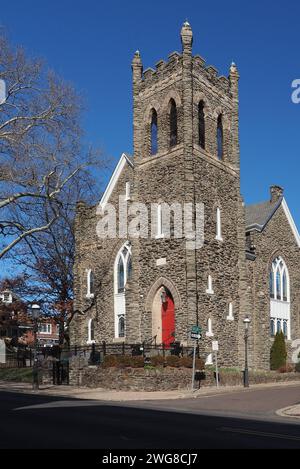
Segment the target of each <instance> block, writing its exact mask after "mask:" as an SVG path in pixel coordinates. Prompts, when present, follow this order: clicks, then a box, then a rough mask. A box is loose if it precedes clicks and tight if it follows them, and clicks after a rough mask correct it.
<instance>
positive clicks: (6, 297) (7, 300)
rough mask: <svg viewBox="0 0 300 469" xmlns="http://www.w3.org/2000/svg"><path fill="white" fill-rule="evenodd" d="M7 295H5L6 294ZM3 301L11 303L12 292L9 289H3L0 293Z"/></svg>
mask: <svg viewBox="0 0 300 469" xmlns="http://www.w3.org/2000/svg"><path fill="white" fill-rule="evenodd" d="M6 295H7V296H6ZM1 297H2V301H3V303H7V304H8V303H12V294H11V292H10V291H4V292H3V293H2V295H1Z"/></svg>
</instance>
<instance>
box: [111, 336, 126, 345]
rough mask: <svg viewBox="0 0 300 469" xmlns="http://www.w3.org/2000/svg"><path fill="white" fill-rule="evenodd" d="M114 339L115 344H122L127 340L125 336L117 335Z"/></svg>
mask: <svg viewBox="0 0 300 469" xmlns="http://www.w3.org/2000/svg"><path fill="white" fill-rule="evenodd" d="M112 341H113V343H114V344H121V343H123V342H125V337H115V338H114V339H113V340H112Z"/></svg>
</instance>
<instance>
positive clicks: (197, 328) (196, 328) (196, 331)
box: [191, 326, 202, 340]
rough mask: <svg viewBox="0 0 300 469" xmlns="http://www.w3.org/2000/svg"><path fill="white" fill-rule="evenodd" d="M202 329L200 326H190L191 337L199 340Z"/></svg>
mask: <svg viewBox="0 0 300 469" xmlns="http://www.w3.org/2000/svg"><path fill="white" fill-rule="evenodd" d="M201 332H202V329H201V327H200V326H192V330H191V339H195V340H199V339H201V338H202V334H201Z"/></svg>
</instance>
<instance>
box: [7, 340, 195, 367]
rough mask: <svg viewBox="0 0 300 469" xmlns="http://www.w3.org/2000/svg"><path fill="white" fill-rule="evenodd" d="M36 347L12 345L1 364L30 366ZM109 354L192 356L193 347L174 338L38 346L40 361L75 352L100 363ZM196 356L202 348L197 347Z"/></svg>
mask: <svg viewBox="0 0 300 469" xmlns="http://www.w3.org/2000/svg"><path fill="white" fill-rule="evenodd" d="M33 355H34V353H33V349H32V348H24V347H13V348H11V349H7V351H6V362H5V363H4V364H1V365H0V366H5V367H11V368H14V367H17V368H23V367H31V366H32V365H33ZM106 355H127V356H143V357H144V358H146V357H151V356H157V355H160V356H162V357H166V356H169V355H176V356H179V357H191V356H192V355H193V347H184V346H182V345H181V344H180V343H179V342H174V343H173V344H171V345H170V346H165V345H164V344H149V343H146V342H143V343H138V344H127V343H123V342H122V343H109V342H105V341H103V342H101V343H98V344H96V343H95V344H87V345H73V346H71V347H60V346H53V347H38V348H37V356H38V361H39V362H42V361H43V360H45V359H52V360H53V361H59V362H68V361H69V359H70V358H71V357H73V356H81V357H84V358H88V360H89V362H90V363H91V364H97V363H100V362H102V361H103V359H104V357H105V356H106ZM197 356H199V350H198V349H197Z"/></svg>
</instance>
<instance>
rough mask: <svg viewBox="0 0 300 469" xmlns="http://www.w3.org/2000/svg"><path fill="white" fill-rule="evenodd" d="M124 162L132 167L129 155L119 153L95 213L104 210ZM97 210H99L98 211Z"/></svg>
mask: <svg viewBox="0 0 300 469" xmlns="http://www.w3.org/2000/svg"><path fill="white" fill-rule="evenodd" d="M126 164H129V165H130V166H131V167H132V168H133V163H132V161H130V159H129V157H128V156H127V155H126V153H122V155H121V158H120V159H119V161H118V164H117V166H116V167H115V170H114V172H113V174H112V176H111V178H110V180H109V182H108V184H107V186H106V189H105V191H104V194H103V196H102V198H101V200H100V203H99V206H98V208H97V213H99V212H100V214H101V211H102V210H104V208H105V205H106V204H107V203H108V201H109V198H110V196H111V194H112V192H113V190H114V188H115V186H116V184H117V182H118V179H119V177H120V175H121V174H122V171H123V169H124V167H125V165H126ZM99 209H100V210H99ZM98 210H99V212H98Z"/></svg>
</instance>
